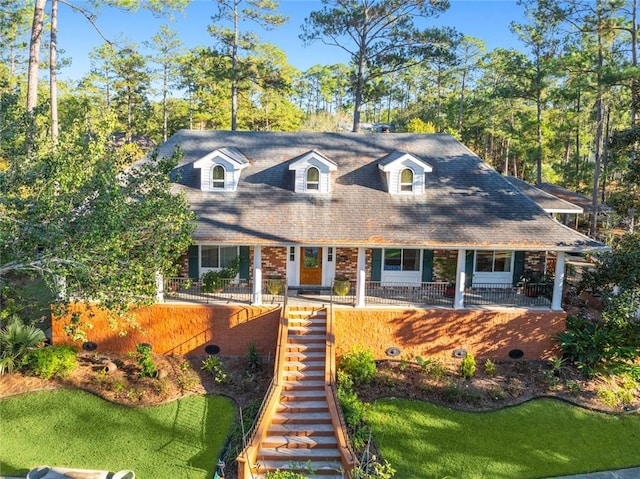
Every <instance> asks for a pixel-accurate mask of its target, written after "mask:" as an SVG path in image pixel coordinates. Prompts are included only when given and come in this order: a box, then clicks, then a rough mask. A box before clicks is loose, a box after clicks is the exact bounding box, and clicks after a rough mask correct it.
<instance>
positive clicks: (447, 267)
mask: <svg viewBox="0 0 640 479" xmlns="http://www.w3.org/2000/svg"><path fill="white" fill-rule="evenodd" d="M434 263H435V265H436V270H437V273H438V276H439V277H441V278H442V279H443V280H445V281H446V282H447V286H446V287H445V290H444V295H445V296H447V297H453V296H455V294H456V273H457V271H458V265H457V262H456V260H455V259H452V258H436V260H435V261H434Z"/></svg>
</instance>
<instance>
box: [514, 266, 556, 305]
mask: <svg viewBox="0 0 640 479" xmlns="http://www.w3.org/2000/svg"><path fill="white" fill-rule="evenodd" d="M518 284H519V285H521V286H522V288H523V291H524V294H525V295H526V296H527V297H529V298H537V297H538V296H544V297H547V298H549V299H551V292H552V291H553V278H552V277H550V276H548V275H546V274H542V273H541V272H540V271H534V270H531V269H528V270H526V271H525V272H524V273H523V274H522V276H520V279H519V280H518Z"/></svg>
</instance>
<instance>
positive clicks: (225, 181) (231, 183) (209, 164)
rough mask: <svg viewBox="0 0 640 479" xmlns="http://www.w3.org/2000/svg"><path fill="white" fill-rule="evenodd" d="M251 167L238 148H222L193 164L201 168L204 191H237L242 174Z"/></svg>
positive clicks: (201, 185)
mask: <svg viewBox="0 0 640 479" xmlns="http://www.w3.org/2000/svg"><path fill="white" fill-rule="evenodd" d="M248 166H249V160H248V159H247V157H246V156H244V155H243V154H242V153H241V152H240V151H239V150H237V149H236V148H220V149H217V150H214V151H212V152H211V153H209V154H208V155H205V156H203V157H202V158H200V159H199V160H196V161H194V162H193V167H194V168H200V189H201V190H202V191H215V192H226V191H236V188H237V187H238V182H239V181H240V173H241V172H242V170H243V169H245V168H246V167H248Z"/></svg>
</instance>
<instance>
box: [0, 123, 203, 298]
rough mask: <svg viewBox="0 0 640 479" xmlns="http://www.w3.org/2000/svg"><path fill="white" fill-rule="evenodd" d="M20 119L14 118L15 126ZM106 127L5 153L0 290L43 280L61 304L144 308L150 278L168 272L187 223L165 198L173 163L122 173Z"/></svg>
mask: <svg viewBox="0 0 640 479" xmlns="http://www.w3.org/2000/svg"><path fill="white" fill-rule="evenodd" d="M19 121H20V120H19V119H18V118H16V119H15V122H16V123H18V122H19ZM111 128H112V127H111V125H102V128H101V129H100V131H98V132H95V133H94V134H93V135H91V136H88V135H86V134H85V131H84V130H83V129H82V128H77V129H71V128H69V129H67V130H66V131H61V134H60V138H59V147H58V148H56V149H51V148H48V147H47V145H43V146H42V147H40V145H38V144H34V146H33V149H34V154H33V155H29V156H28V157H25V156H23V155H20V154H18V152H16V153H17V154H15V155H7V158H8V165H7V168H6V169H4V170H2V171H0V189H2V191H3V192H4V193H3V195H2V197H1V198H0V211H2V215H1V216H0V283H1V285H2V286H3V287H4V286H12V285H13V284H14V283H20V282H21V281H23V280H24V279H25V278H43V279H44V280H45V281H46V284H47V285H48V287H49V288H50V289H51V290H52V292H54V295H53V296H54V297H57V298H58V301H59V302H60V304H65V303H66V300H65V295H64V293H65V291H66V292H67V293H69V294H68V296H67V298H69V297H70V298H71V299H73V300H75V301H83V300H87V301H88V300H91V301H96V302H98V303H99V304H100V305H102V306H105V307H107V308H110V309H118V310H126V309H127V308H128V306H129V305H132V304H137V303H139V302H145V303H148V302H150V301H152V300H153V298H154V293H155V281H154V278H155V275H156V273H162V274H170V273H172V272H174V270H175V268H176V265H177V260H178V258H179V256H180V255H181V254H182V253H183V252H184V251H185V250H186V248H187V246H188V245H189V244H190V241H191V239H190V236H191V233H192V231H193V227H194V222H193V215H192V213H191V212H190V211H189V208H188V206H187V203H186V201H185V199H184V198H183V197H182V196H176V195H174V194H172V193H171V191H170V186H171V182H170V180H169V172H170V171H171V170H172V168H173V167H174V166H175V164H176V162H177V157H175V156H174V157H173V158H170V159H156V158H151V159H149V161H146V162H143V163H140V164H138V165H137V166H136V167H133V168H129V169H127V170H125V171H123V170H122V169H121V168H120V167H119V166H118V165H120V164H122V163H123V159H122V158H121V152H120V150H118V149H113V148H110V147H109V146H108V145H109V141H108V135H107V133H110V132H111Z"/></svg>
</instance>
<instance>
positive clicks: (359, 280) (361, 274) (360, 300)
mask: <svg viewBox="0 0 640 479" xmlns="http://www.w3.org/2000/svg"><path fill="white" fill-rule="evenodd" d="M366 264H367V256H366V254H365V249H364V248H358V275H357V276H356V308H364V307H365V306H366V301H365V294H366V282H367V271H366Z"/></svg>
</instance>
